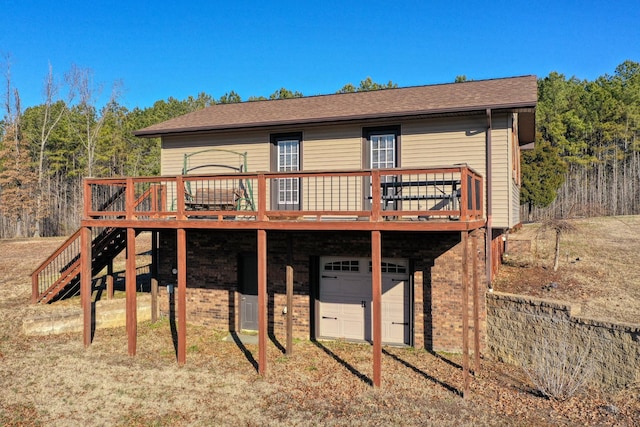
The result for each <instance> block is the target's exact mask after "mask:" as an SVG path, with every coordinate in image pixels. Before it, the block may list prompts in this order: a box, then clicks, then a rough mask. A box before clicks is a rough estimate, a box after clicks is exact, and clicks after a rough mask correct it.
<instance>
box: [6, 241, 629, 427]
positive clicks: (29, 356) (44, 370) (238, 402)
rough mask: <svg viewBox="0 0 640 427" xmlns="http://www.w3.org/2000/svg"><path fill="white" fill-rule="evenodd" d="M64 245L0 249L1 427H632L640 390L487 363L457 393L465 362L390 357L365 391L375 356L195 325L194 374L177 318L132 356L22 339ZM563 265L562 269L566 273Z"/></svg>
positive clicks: (56, 340) (419, 355) (75, 341)
mask: <svg viewBox="0 0 640 427" xmlns="http://www.w3.org/2000/svg"><path fill="white" fill-rule="evenodd" d="M60 241H61V240H60V239H40V240H37V241H24V242H22V241H0V253H2V254H3V256H2V258H1V259H0V277H2V282H1V285H0V286H1V291H2V292H1V293H0V320H1V321H2V325H3V328H2V330H0V425H47V426H49V425H59V426H74V425H82V426H84V425H138V426H176V425H177V426H182V425H195V426H210V425H234V426H237V425H505V426H506V425H508V426H512V425H515V426H518V425H521V426H528V425H557V424H560V425H634V423H635V422H636V420H638V419H640V404H639V403H638V398H639V397H640V390H638V389H629V390H625V391H624V392H621V393H616V394H606V393H604V392H602V391H598V390H591V391H590V392H589V393H588V394H580V395H577V396H574V397H572V398H570V399H568V400H567V401H564V402H555V401H550V400H547V399H544V398H541V397H538V396H536V395H535V394H534V393H532V391H531V385H530V384H529V382H528V379H527V377H526V375H525V374H524V373H523V372H522V371H521V370H519V369H517V368H514V367H511V366H507V365H503V364H499V363H488V362H486V363H484V365H483V367H482V370H481V372H480V373H479V374H478V375H477V376H476V377H475V378H474V379H473V381H472V386H471V395H470V396H469V397H468V398H467V399H462V398H461V397H460V396H459V392H458V391H459V390H460V388H461V385H462V373H461V369H460V366H459V363H460V358H459V356H457V355H448V354H447V355H433V354H430V353H428V352H425V351H422V350H415V349H411V348H386V349H385V350H384V354H383V360H382V369H383V370H382V375H383V376H382V380H383V386H382V387H381V388H380V389H374V388H373V387H371V386H370V382H371V377H372V362H371V347H370V346H369V345H356V344H347V343H344V342H339V341H337V342H326V343H313V342H309V341H296V342H295V345H294V354H293V355H292V356H290V357H287V356H285V355H283V354H282V352H281V351H280V350H279V349H278V347H277V346H276V345H275V344H274V343H270V345H269V347H268V349H267V353H268V354H267V355H268V375H267V376H266V377H261V376H259V375H258V374H257V372H256V370H255V367H254V362H255V360H256V359H257V357H258V356H257V350H258V349H257V346H255V345H247V346H246V348H245V349H243V348H241V347H239V346H238V345H236V344H235V343H233V342H226V341H222V338H223V337H224V336H225V335H226V333H223V332H219V331H215V330H211V329H207V328H202V327H194V326H188V331H187V348H188V351H187V364H186V365H185V366H183V367H179V366H178V365H177V364H176V361H175V350H174V346H173V342H172V339H171V329H170V324H169V322H168V321H167V320H166V319H164V320H162V321H160V322H158V323H157V324H150V323H144V324H140V325H139V328H138V354H137V356H135V357H129V356H128V355H127V339H126V332H125V330H124V329H123V328H115V329H104V330H98V331H97V332H96V336H95V339H94V342H93V344H92V345H91V346H90V347H89V348H87V349H85V348H84V347H83V345H82V338H81V336H80V334H68V335H60V336H51V337H25V336H22V335H21V334H20V332H19V330H20V320H21V318H22V317H23V316H24V315H25V314H27V313H28V312H30V311H33V310H42V309H47V310H48V309H54V308H52V307H44V308H43V307H40V306H38V307H32V306H29V305H28V301H29V294H30V282H29V278H28V274H29V273H30V272H31V270H32V269H33V268H34V267H35V266H36V264H37V263H38V262H39V261H40V260H41V259H43V258H44V257H45V256H46V254H48V253H50V252H51V251H52V250H53V249H54V248H55V247H56V246H57V244H58V243H59V242H60ZM562 267H563V266H562V265H561V269H560V271H562V270H563V268H562Z"/></svg>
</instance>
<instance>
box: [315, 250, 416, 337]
mask: <svg viewBox="0 0 640 427" xmlns="http://www.w3.org/2000/svg"><path fill="white" fill-rule="evenodd" d="M320 264H321V265H320V270H321V273H320V274H321V276H320V295H319V300H320V302H319V336H321V337H326V338H345V339H350V340H358V341H371V333H372V328H371V321H372V316H373V313H372V307H371V305H372V304H371V303H372V293H371V280H372V278H371V261H370V259H369V258H338V257H323V258H321V260H320ZM410 300H411V298H410V292H409V275H408V263H407V261H406V260H395V259H394V260H392V259H383V262H382V341H383V342H384V343H389V344H409V343H410V329H411V322H410V317H411V316H410Z"/></svg>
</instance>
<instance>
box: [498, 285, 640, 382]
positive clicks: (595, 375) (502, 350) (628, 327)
mask: <svg viewBox="0 0 640 427" xmlns="http://www.w3.org/2000/svg"><path fill="white" fill-rule="evenodd" d="M579 313H580V310H579V306H578V305H572V304H567V303H563V302H560V301H555V300H547V299H540V298H533V297H525V296H519V295H511V294H505V293H501V292H493V293H487V347H488V352H489V355H490V356H491V357H493V358H495V359H497V360H500V361H504V362H507V363H512V364H516V365H531V364H532V363H535V360H539V359H541V356H540V352H541V351H544V352H550V355H551V356H552V357H553V358H554V359H557V358H563V359H567V358H569V357H574V356H576V355H580V356H582V355H586V356H587V362H586V371H587V372H586V375H589V378H590V380H591V381H592V382H593V383H595V384H598V385H604V386H607V387H614V388H621V387H625V386H627V385H629V384H632V383H634V382H635V381H638V380H640V325H637V324H635V325H632V324H625V323H614V322H605V321H600V320H595V319H589V318H584V317H580V316H579Z"/></svg>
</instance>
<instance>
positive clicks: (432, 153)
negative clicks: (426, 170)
mask: <svg viewBox="0 0 640 427" xmlns="http://www.w3.org/2000/svg"><path fill="white" fill-rule="evenodd" d="M485 140H486V119H485V117H484V116H478V117H458V118H447V119H439V120H436V119H430V120H421V121H410V122H407V123H405V124H403V125H402V136H401V144H402V153H401V160H400V161H401V166H402V167H424V166H448V165H454V164H458V163H466V164H468V165H469V166H470V167H472V168H473V169H474V170H475V171H476V172H478V173H480V174H481V175H483V176H484V173H485Z"/></svg>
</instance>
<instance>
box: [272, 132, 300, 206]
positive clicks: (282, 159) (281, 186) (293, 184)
mask: <svg viewBox="0 0 640 427" xmlns="http://www.w3.org/2000/svg"><path fill="white" fill-rule="evenodd" d="M301 141H302V135H301V134H287V135H273V136H272V137H271V142H272V146H273V151H272V162H271V163H272V170H275V171H277V172H292V171H299V170H300V169H301V168H300V163H301V162H300V155H301ZM272 191H273V193H274V200H273V202H274V206H273V209H279V210H292V209H296V210H297V209H299V208H300V191H301V189H300V179H299V178H279V179H275V180H274V182H273V187H272Z"/></svg>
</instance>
